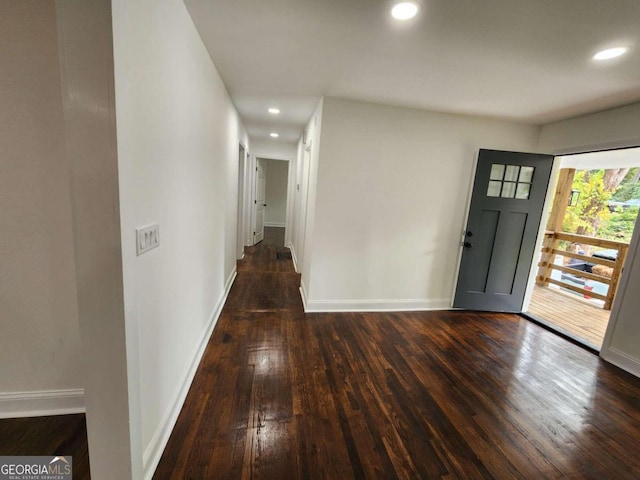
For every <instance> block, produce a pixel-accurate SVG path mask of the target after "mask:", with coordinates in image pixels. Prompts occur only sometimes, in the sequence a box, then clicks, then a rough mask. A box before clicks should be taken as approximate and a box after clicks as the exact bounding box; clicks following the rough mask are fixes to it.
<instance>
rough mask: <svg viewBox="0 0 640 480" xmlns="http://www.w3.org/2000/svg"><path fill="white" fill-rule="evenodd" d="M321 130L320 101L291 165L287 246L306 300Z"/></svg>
mask: <svg viewBox="0 0 640 480" xmlns="http://www.w3.org/2000/svg"><path fill="white" fill-rule="evenodd" d="M321 128H322V100H320V102H318V106H317V107H316V110H315V111H314V112H313V115H311V118H310V119H309V123H308V124H307V126H306V127H305V131H306V132H307V136H306V144H303V143H302V140H303V138H302V137H301V138H300V140H299V141H298V146H297V154H296V159H295V162H293V163H292V164H290V169H291V174H290V175H289V178H290V182H289V192H290V193H289V203H290V204H292V208H291V218H292V219H291V222H290V223H291V227H290V230H291V234H290V238H289V241H288V244H287V245H288V246H289V247H290V248H291V253H292V256H293V261H294V263H295V267H296V271H297V272H298V273H302V274H303V275H302V280H301V285H300V288H301V292H302V296H303V301H304V300H305V299H306V293H305V292H306V285H305V275H304V265H305V261H306V258H307V257H306V253H305V252H306V251H307V248H306V245H307V244H309V245H310V244H311V243H312V240H313V238H312V237H313V233H312V232H313V218H314V216H315V189H316V180H317V173H318V154H319V152H320V136H321Z"/></svg>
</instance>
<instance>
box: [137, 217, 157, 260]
mask: <svg viewBox="0 0 640 480" xmlns="http://www.w3.org/2000/svg"><path fill="white" fill-rule="evenodd" d="M159 245H160V225H158V224H157V223H156V224H154V225H148V226H146V227H140V228H136V253H137V254H138V256H140V255H142V254H143V253H147V252H148V251H149V250H153V249H154V248H156V247H158V246H159Z"/></svg>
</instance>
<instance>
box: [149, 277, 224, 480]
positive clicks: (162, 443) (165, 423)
mask: <svg viewBox="0 0 640 480" xmlns="http://www.w3.org/2000/svg"><path fill="white" fill-rule="evenodd" d="M236 274H237V271H236V269H235V268H234V269H233V271H232V272H231V275H229V277H228V278H227V281H226V283H225V287H224V291H223V292H222V295H221V296H220V298H219V299H218V302H217V303H216V305H215V307H214V309H213V311H212V312H211V316H210V317H209V321H208V323H207V326H206V328H205V331H204V333H203V334H202V338H201V340H200V343H199V344H198V346H197V348H196V349H195V351H194V353H193V355H192V360H191V364H190V365H189V370H188V371H187V373H186V375H185V377H184V380H183V382H182V384H181V385H180V388H179V389H178V391H177V392H176V394H175V397H174V401H173V402H172V403H171V406H170V408H169V409H168V410H167V412H166V414H165V415H164V417H163V419H162V421H161V422H160V424H159V425H158V428H157V429H156V431H155V433H154V434H153V437H151V441H150V442H149V444H148V445H147V447H146V448H145V451H144V454H143V457H142V462H143V468H144V478H145V479H146V480H151V478H152V477H153V474H154V473H155V470H156V468H157V467H158V463H159V462H160V458H161V457H162V453H163V452H164V449H165V447H166V446H167V442H168V441H169V437H170V436H171V432H172V431H173V428H174V427H175V424H176V421H177V420H178V415H179V414H180V410H182V405H183V404H184V401H185V399H186V398H187V394H188V393H189V388H191V383H192V382H193V377H194V376H195V374H196V371H197V369H198V366H199V365H200V361H201V360H202V356H203V355H204V352H205V349H206V347H207V344H208V343H209V338H210V337H211V334H212V333H213V329H214V327H215V326H216V323H218V319H219V318H220V313H222V308H223V307H224V304H225V302H226V301H227V297H228V296H229V291H230V290H231V286H232V285H233V281H234V280H235V278H236Z"/></svg>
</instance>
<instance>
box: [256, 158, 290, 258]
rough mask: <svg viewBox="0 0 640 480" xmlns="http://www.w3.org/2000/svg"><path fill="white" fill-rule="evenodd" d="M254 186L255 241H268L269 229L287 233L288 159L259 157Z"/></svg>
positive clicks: (283, 233) (283, 234)
mask: <svg viewBox="0 0 640 480" xmlns="http://www.w3.org/2000/svg"><path fill="white" fill-rule="evenodd" d="M255 173H256V175H255V185H254V192H255V196H254V201H253V204H254V215H253V219H254V224H253V244H254V245H255V244H257V243H260V242H262V241H263V240H265V238H266V235H267V233H268V232H271V233H273V232H279V233H278V235H280V234H282V236H283V241H282V243H283V244H284V238H285V234H286V225H287V212H288V211H289V208H288V202H289V161H287V160H278V159H272V158H257V159H256V169H255Z"/></svg>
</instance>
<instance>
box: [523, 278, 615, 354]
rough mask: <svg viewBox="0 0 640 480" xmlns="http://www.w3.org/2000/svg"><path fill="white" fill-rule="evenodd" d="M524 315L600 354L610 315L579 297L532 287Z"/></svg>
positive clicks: (551, 289) (550, 289) (549, 289)
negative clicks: (583, 342)
mask: <svg viewBox="0 0 640 480" xmlns="http://www.w3.org/2000/svg"><path fill="white" fill-rule="evenodd" d="M527 313H530V314H531V315H533V316H535V317H536V318H540V319H541V320H546V321H547V322H548V323H550V324H552V325H554V326H557V327H558V329H559V330H561V331H563V332H564V333H568V334H569V335H571V336H573V337H576V338H578V339H580V340H584V341H585V342H586V343H587V344H589V345H590V346H593V347H595V348H596V349H597V350H600V347H602V340H603V339H604V334H605V332H606V330H607V324H608V323H609V314H610V312H609V311H607V310H603V309H602V308H599V307H597V306H595V305H592V304H590V303H588V302H586V301H583V300H581V299H580V298H579V297H578V296H576V295H572V294H569V293H565V292H561V291H559V290H557V289H553V288H545V287H540V286H538V285H536V286H535V289H534V291H533V297H532V299H531V304H530V305H529V310H528V311H527Z"/></svg>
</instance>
